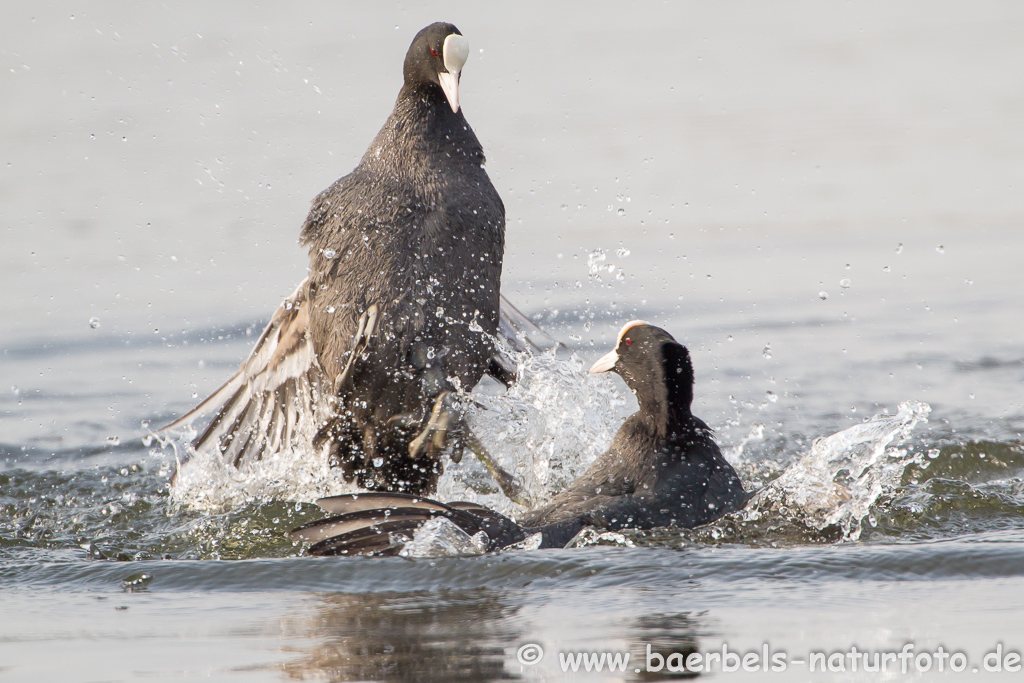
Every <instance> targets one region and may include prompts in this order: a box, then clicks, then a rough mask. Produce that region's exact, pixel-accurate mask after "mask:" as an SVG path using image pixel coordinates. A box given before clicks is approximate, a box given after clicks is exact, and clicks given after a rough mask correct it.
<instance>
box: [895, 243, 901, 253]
mask: <svg viewBox="0 0 1024 683" xmlns="http://www.w3.org/2000/svg"><path fill="white" fill-rule="evenodd" d="M896 253H897V254H902V253H903V242H900V243H899V244H897V245H896Z"/></svg>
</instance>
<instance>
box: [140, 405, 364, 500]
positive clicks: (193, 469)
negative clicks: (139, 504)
mask: <svg viewBox="0 0 1024 683" xmlns="http://www.w3.org/2000/svg"><path fill="white" fill-rule="evenodd" d="M315 434H316V420H315V419H314V416H313V415H308V414H305V413H303V412H302V411H300V412H299V419H298V421H297V424H296V436H295V438H294V440H293V443H292V445H291V446H290V447H287V448H282V449H280V450H278V451H275V452H272V453H267V454H266V455H264V457H263V458H262V459H261V460H259V461H258V462H253V463H246V464H244V465H242V466H241V467H237V468H236V467H234V466H232V465H230V464H228V463H227V462H225V461H224V458H223V457H221V454H220V453H218V452H216V451H215V450H203V451H196V450H195V449H194V448H193V447H192V444H191V441H192V439H193V438H194V437H195V431H194V430H193V429H191V428H189V429H188V430H186V431H184V432H182V433H180V434H177V435H175V436H174V437H173V438H172V439H160V437H157V438H158V439H160V443H161V445H162V446H165V447H167V446H170V447H171V448H173V450H174V454H175V459H176V461H177V474H176V475H175V477H174V484H173V486H172V487H171V501H172V502H173V503H176V504H179V505H183V506H185V507H189V508H193V509H197V510H210V511H224V510H228V509H231V508H236V507H240V506H243V505H248V504H251V503H254V502H255V503H269V502H271V501H274V500H295V501H306V502H310V501H314V500H316V499H317V498H323V497H325V496H336V495H340V494H342V493H354V492H356V491H358V490H359V488H358V487H357V486H355V485H353V484H350V483H348V482H345V481H344V480H343V479H342V477H341V476H340V474H339V473H338V471H337V470H334V469H332V468H331V466H330V463H329V461H328V458H327V455H326V452H325V451H324V450H323V449H315V448H313V437H314V436H315Z"/></svg>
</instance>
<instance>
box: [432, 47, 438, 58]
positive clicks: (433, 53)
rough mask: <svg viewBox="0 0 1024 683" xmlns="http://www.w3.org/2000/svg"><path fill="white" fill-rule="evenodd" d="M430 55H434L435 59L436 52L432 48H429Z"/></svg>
mask: <svg viewBox="0 0 1024 683" xmlns="http://www.w3.org/2000/svg"><path fill="white" fill-rule="evenodd" d="M430 54H432V55H434V56H435V57H436V56H437V50H435V49H434V48H430Z"/></svg>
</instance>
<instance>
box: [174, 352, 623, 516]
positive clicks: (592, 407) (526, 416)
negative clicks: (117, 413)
mask: <svg viewBox="0 0 1024 683" xmlns="http://www.w3.org/2000/svg"><path fill="white" fill-rule="evenodd" d="M506 354H507V355H508V356H509V357H511V358H512V360H513V361H514V362H515V363H516V367H517V370H516V372H517V382H516V384H515V385H514V386H513V387H512V388H510V389H509V390H508V391H507V392H505V393H503V394H501V395H488V394H484V393H480V392H474V393H472V394H470V395H468V396H465V397H464V399H467V400H465V403H466V405H467V416H466V417H467V421H468V423H469V425H470V427H471V429H472V430H473V433H474V434H475V435H476V436H477V437H478V438H479V440H480V441H481V442H482V443H483V444H484V446H485V447H486V448H487V449H488V451H489V453H490V455H491V457H492V458H493V459H494V461H495V462H497V463H498V464H499V465H500V466H501V467H503V468H504V469H505V470H507V471H509V472H510V473H512V474H513V475H514V476H515V477H516V479H517V480H518V482H519V483H520V484H521V486H522V494H521V497H520V498H519V500H520V501H521V502H522V503H525V504H526V507H524V506H522V505H519V504H516V503H514V502H513V501H511V500H510V499H509V498H507V497H506V496H505V495H504V494H502V493H501V492H500V491H499V490H498V487H497V485H496V484H495V482H494V479H493V478H492V477H491V475H490V474H489V473H488V472H487V470H486V469H485V468H484V467H483V465H482V464H481V463H480V462H479V461H478V460H477V459H476V458H475V457H473V456H472V455H471V454H470V453H469V451H468V450H467V454H466V456H465V457H464V458H463V460H462V462H461V463H454V462H451V461H449V460H447V459H446V461H445V473H444V475H443V476H442V477H441V480H440V481H439V483H438V491H437V494H436V496H435V497H437V498H439V499H440V500H470V501H473V502H478V503H482V504H485V505H487V506H489V507H492V508H493V509H496V510H498V511H499V512H503V513H505V514H509V515H515V514H516V513H517V512H521V511H522V510H525V509H528V507H530V506H532V505H535V504H536V503H538V502H540V501H543V500H546V499H547V498H549V497H550V496H551V495H553V494H554V493H556V492H558V491H561V490H562V489H564V488H565V487H566V486H567V485H568V484H569V483H570V482H571V481H572V480H574V479H575V478H576V477H577V476H579V475H580V474H582V473H583V472H584V471H585V470H586V468H587V467H589V466H590V463H591V462H593V460H594V459H595V458H596V457H597V456H598V455H600V454H601V453H603V452H604V451H605V450H606V449H607V447H608V444H609V443H610V442H611V439H612V436H614V434H615V431H616V430H617V429H618V427H619V425H620V424H621V423H622V420H623V418H624V417H625V415H626V410H625V406H626V400H625V398H623V396H622V395H620V393H619V390H618V389H617V388H616V383H615V381H614V379H612V378H611V377H609V376H607V375H590V374H588V373H587V371H586V369H585V366H584V364H583V361H582V360H581V359H579V358H578V357H577V356H575V355H572V356H571V357H570V358H568V359H561V358H558V357H557V355H556V352H555V351H551V352H547V353H541V354H534V353H532V352H529V351H524V352H514V351H508V350H506ZM315 433H316V420H315V419H314V417H313V416H310V415H306V414H304V413H302V412H301V411H300V414H299V419H298V422H297V424H296V438H295V440H294V442H293V445H292V446H291V447H288V448H282V449H280V450H278V451H276V452H274V453H268V454H267V455H265V456H264V457H263V459H262V460H260V461H259V462H254V463H248V464H244V465H242V466H241V467H239V468H235V467H233V466H232V465H230V464H227V463H226V462H224V459H223V458H222V457H221V456H220V454H219V453H217V452H215V451H201V452H196V451H195V450H194V449H193V448H192V446H191V443H190V442H191V440H192V439H193V438H194V437H195V431H194V430H191V429H188V430H186V431H184V432H182V433H179V434H177V435H176V436H175V437H174V438H173V439H160V442H161V445H163V446H165V447H167V446H169V447H171V448H173V449H174V452H175V456H176V460H177V461H178V472H177V475H176V476H175V480H174V485H173V486H172V487H171V500H172V501H173V502H175V503H177V504H181V505H184V506H186V507H189V508H193V509H199V510H212V511H223V510H227V509H231V508H235V507H239V506H242V505H247V504H251V503H253V502H257V503H265V502H270V501H273V500H282V499H284V500H297V501H307V502H309V501H314V500H316V499H317V498H322V497H325V496H334V495H339V494H342V493H353V492H356V491H358V490H359V488H358V487H356V486H355V485H354V484H350V483H347V482H345V481H343V480H342V477H341V475H340V473H339V472H338V470H337V469H333V468H332V467H331V466H330V463H329V462H328V459H327V457H326V454H325V452H324V451H323V450H322V449H321V450H318V449H315V448H313V445H312V441H313V436H314V435H315ZM157 438H159V437H157Z"/></svg>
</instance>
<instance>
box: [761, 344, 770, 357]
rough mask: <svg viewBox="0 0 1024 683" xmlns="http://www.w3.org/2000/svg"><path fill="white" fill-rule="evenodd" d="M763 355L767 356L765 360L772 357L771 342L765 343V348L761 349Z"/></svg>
mask: <svg viewBox="0 0 1024 683" xmlns="http://www.w3.org/2000/svg"><path fill="white" fill-rule="evenodd" d="M761 355H762V356H764V357H765V360H769V359H770V358H771V357H772V347H771V344H765V345H764V348H763V349H762V350H761Z"/></svg>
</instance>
